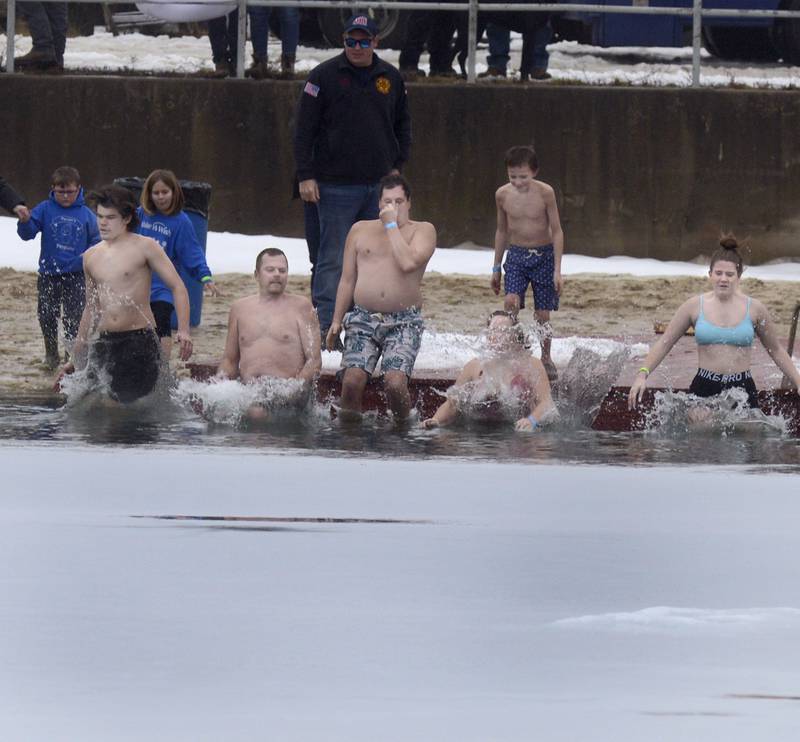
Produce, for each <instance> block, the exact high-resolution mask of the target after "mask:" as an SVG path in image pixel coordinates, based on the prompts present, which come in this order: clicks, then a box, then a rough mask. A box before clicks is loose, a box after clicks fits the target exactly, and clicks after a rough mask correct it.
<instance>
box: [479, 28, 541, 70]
mask: <svg viewBox="0 0 800 742" xmlns="http://www.w3.org/2000/svg"><path fill="white" fill-rule="evenodd" d="M486 38H487V39H488V40H489V56H487V57H486V64H488V65H489V67H493V68H494V69H496V70H503V71H505V69H506V67H508V62H509V59H510V56H509V53H510V51H511V31H509V30H508V29H507V28H506V27H505V26H498V25H497V24H496V23H487V24H486ZM552 38H553V27H552V26H551V25H550V21H548V22H547V23H546V24H545V25H544V26H542V27H541V28H538V29H537V30H536V33H535V34H534V37H533V67H534V69H537V70H546V69H547V64H548V62H549V61H550V55H549V54H548V52H547V45H548V44H549V43H550V40H551V39H552Z"/></svg>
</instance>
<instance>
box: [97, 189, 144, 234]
mask: <svg viewBox="0 0 800 742" xmlns="http://www.w3.org/2000/svg"><path fill="white" fill-rule="evenodd" d="M86 201H87V203H88V204H89V206H91V207H92V208H93V209H94V210H95V211H97V207H98V206H102V207H104V208H106V209H114V210H115V211H117V212H118V213H119V215H120V216H121V217H122V218H123V219H127V218H128V217H130V221H129V222H128V224H127V229H128V231H129V232H135V231H136V227H138V226H139V217H138V216H137V214H136V206H137V204H136V198H135V197H134V195H133V194H132V193H131V192H130V191H129V190H128V189H127V188H124V187H123V186H119V185H107V186H103V187H102V188H98V189H97V190H96V191H92V192H91V193H90V194H89V196H88V197H87V199H86Z"/></svg>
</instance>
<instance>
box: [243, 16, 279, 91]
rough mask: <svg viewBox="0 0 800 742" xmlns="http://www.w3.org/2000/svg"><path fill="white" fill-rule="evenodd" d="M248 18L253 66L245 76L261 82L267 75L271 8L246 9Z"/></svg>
mask: <svg viewBox="0 0 800 742" xmlns="http://www.w3.org/2000/svg"><path fill="white" fill-rule="evenodd" d="M247 14H248V15H249V16H250V40H251V41H252V42H253V64H251V65H250V67H248V68H247V71H246V72H245V75H246V76H247V77H252V78H253V79H254V80H263V79H264V78H265V77H267V75H268V74H269V68H268V67H267V44H268V43H269V17H270V15H271V14H272V8H266V7H264V6H256V7H252V8H248V9H247Z"/></svg>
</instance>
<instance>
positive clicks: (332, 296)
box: [311, 183, 380, 332]
mask: <svg viewBox="0 0 800 742" xmlns="http://www.w3.org/2000/svg"><path fill="white" fill-rule="evenodd" d="M317 210H318V212H319V227H320V240H319V254H318V255H317V267H316V270H315V271H314V279H313V284H312V286H311V295H312V297H313V301H314V305H315V306H316V307H317V314H318V315H319V325H320V328H321V329H322V331H323V332H325V331H327V329H328V328H329V327H330V326H331V321H332V320H333V309H334V305H335V304H336V290H337V289H338V288H339V279H340V278H341V277H342V257H343V255H344V243H345V241H346V240H347V233H348V232H349V231H350V227H352V226H353V225H354V224H355V223H356V222H357V221H361V220H362V219H377V218H378V213H379V211H380V210H379V208H378V184H377V183H371V184H364V185H342V184H338V183H319V204H318V205H317Z"/></svg>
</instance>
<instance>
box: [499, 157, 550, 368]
mask: <svg viewBox="0 0 800 742" xmlns="http://www.w3.org/2000/svg"><path fill="white" fill-rule="evenodd" d="M506 168H507V170H508V180H509V182H508V183H506V184H505V185H504V186H501V187H500V188H498V189H497V192H496V193H495V202H496V204H497V231H496V232H495V238H494V265H493V266H492V281H491V286H492V290H493V291H494V293H495V294H499V293H500V272H501V271H502V269H503V267H505V271H506V281H505V291H506V298H505V303H504V308H505V310H506V311H507V312H511V313H512V314H514V315H515V316H516V314H517V313H518V312H519V310H520V309H523V308H524V307H525V293H526V292H527V290H528V284H529V283H530V284H531V287H532V288H533V301H534V317H535V319H536V322H537V323H538V324H539V325H540V330H541V332H540V338H541V341H540V342H541V347H542V363H543V364H544V367H545V368H546V369H547V375H548V377H549V378H550V381H551V382H552V381H555V380H556V378H557V376H558V374H557V371H556V367H555V364H554V363H553V361H552V359H551V357H550V340H551V335H552V331H551V329H550V312H551V311H554V310H557V309H558V298H559V295H560V294H561V288H562V286H563V281H562V278H561V257H562V255H563V254H564V232H563V231H562V229H561V220H560V218H559V216H558V206H557V204H556V196H555V192H554V191H553V189H552V187H551V186H549V185H547V183H542V182H541V181H539V180H536V175H537V173H538V172H539V161H538V158H537V157H536V152H535V151H534V149H533V147H512V148H511V149H510V150H508V152H506ZM506 249H508V255H507V256H506V263H505V266H503V255H504V254H505V252H506Z"/></svg>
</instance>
